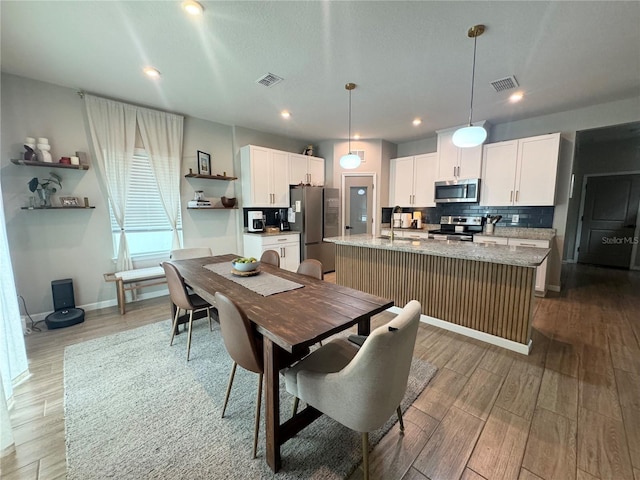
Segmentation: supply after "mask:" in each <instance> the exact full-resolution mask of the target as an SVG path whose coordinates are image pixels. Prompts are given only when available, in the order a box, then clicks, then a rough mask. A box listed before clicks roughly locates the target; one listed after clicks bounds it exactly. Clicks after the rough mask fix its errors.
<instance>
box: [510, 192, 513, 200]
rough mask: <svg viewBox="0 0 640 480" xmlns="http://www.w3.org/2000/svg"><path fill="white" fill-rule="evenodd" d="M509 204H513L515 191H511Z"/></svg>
mask: <svg viewBox="0 0 640 480" xmlns="http://www.w3.org/2000/svg"><path fill="white" fill-rule="evenodd" d="M509 202H513V190H511V193H510V194H509Z"/></svg>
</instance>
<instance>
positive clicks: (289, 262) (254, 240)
mask: <svg viewBox="0 0 640 480" xmlns="http://www.w3.org/2000/svg"><path fill="white" fill-rule="evenodd" d="M243 238H244V256H245V257H255V258H257V259H260V257H261V256H262V253H263V252H264V251H266V250H275V251H276V252H278V255H280V268H284V269H285V270H289V271H291V272H295V271H296V270H297V269H298V265H300V235H299V234H297V233H296V234H283V235H260V234H257V233H245V234H244V237H243Z"/></svg>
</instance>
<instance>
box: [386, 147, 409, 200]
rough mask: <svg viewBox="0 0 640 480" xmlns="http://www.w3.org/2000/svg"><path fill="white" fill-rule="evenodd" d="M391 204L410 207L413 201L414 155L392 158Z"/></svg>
mask: <svg viewBox="0 0 640 480" xmlns="http://www.w3.org/2000/svg"><path fill="white" fill-rule="evenodd" d="M390 180H391V184H390V185H389V200H390V202H389V203H390V206H395V205H400V206H401V207H408V206H410V205H412V204H413V203H412V201H413V157H401V158H394V159H392V160H391V175H390Z"/></svg>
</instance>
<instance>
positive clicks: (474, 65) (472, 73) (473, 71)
mask: <svg viewBox="0 0 640 480" xmlns="http://www.w3.org/2000/svg"><path fill="white" fill-rule="evenodd" d="M477 43H478V35H475V36H474V37H473V67H472V68H471V105H469V126H471V117H473V86H474V85H475V83H476V44H477Z"/></svg>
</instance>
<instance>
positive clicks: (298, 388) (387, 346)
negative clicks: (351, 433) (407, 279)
mask: <svg viewBox="0 0 640 480" xmlns="http://www.w3.org/2000/svg"><path fill="white" fill-rule="evenodd" d="M419 322H420V303H419V302H417V301H416V300H411V301H410V302H409V303H407V305H406V306H405V307H404V309H403V310H402V312H400V314H398V316H396V317H395V318H394V319H393V320H391V321H390V322H389V323H387V324H386V325H383V326H381V327H378V328H376V329H375V330H374V331H373V332H371V334H370V335H369V336H368V337H367V339H366V340H365V342H364V343H363V345H362V347H361V348H358V347H357V346H356V345H354V344H353V343H351V342H349V341H348V340H347V339H345V338H338V339H334V340H332V341H330V342H329V343H327V344H325V345H324V346H323V347H320V348H319V349H317V350H315V351H314V352H312V353H311V354H309V355H308V356H307V357H306V358H304V359H302V360H301V361H300V362H298V363H297V364H295V365H294V366H293V367H291V368H289V369H287V370H285V372H284V377H285V383H286V388H287V391H288V392H289V393H291V394H292V395H294V396H295V397H296V398H297V399H300V400H302V401H304V402H306V403H307V404H308V405H310V406H312V407H314V408H316V409H317V410H319V411H321V412H322V413H324V414H326V415H328V416H329V417H331V418H333V419H334V420H336V421H337V422H339V423H341V424H343V425H345V426H346V427H349V428H351V429H352V430H355V431H357V432H360V433H361V434H362V454H363V460H362V465H363V470H364V478H365V479H368V478H369V432H371V431H373V430H377V429H378V428H380V427H382V425H384V423H385V422H386V421H387V420H388V419H389V417H390V416H391V415H392V414H393V412H394V410H395V412H396V413H397V415H398V421H399V424H400V431H401V432H403V431H404V423H403V421H402V410H401V409H400V402H401V401H402V399H403V397H404V394H405V392H406V389H407V381H408V379H409V368H410V367H411V359H412V357H413V349H414V346H415V342H416V335H417V332H418V323H419Z"/></svg>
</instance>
